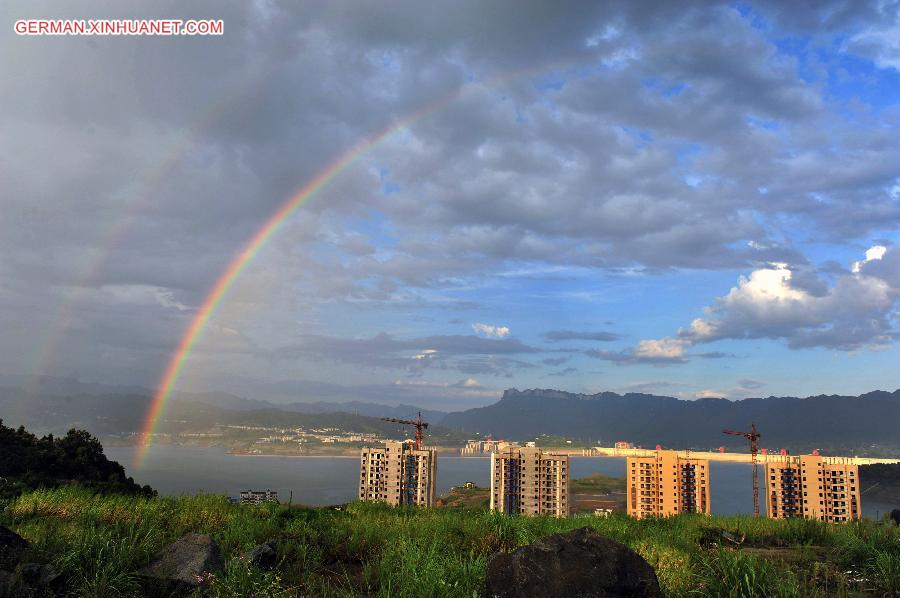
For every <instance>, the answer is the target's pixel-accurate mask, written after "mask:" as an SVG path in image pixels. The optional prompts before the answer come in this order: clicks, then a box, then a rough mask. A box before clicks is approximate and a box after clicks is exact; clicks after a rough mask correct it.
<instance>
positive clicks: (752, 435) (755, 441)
mask: <svg viewBox="0 0 900 598" xmlns="http://www.w3.org/2000/svg"><path fill="white" fill-rule="evenodd" d="M722 433H723V434H731V435H732V436H743V437H744V438H746V439H747V440H749V441H750V461H751V462H752V463H753V515H754V516H756V517H759V478H758V476H757V462H756V455H757V453H758V452H759V437H760V436H761V434H760V433H759V432H757V431H756V424H755V423H751V424H750V431H749V432H738V431H736V430H722Z"/></svg>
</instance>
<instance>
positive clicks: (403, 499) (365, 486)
mask: <svg viewBox="0 0 900 598" xmlns="http://www.w3.org/2000/svg"><path fill="white" fill-rule="evenodd" d="M359 461H360V464H359V500H363V501H382V502H386V503H388V504H389V505H417V506H423V507H430V506H431V505H432V504H434V486H435V480H436V477H437V455H436V453H435V451H434V449H424V448H423V449H421V450H416V449H415V446H414V445H412V444H411V443H409V442H385V443H384V446H383V447H365V448H363V449H362V451H361V453H360V459H359Z"/></svg>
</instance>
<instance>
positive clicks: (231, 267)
mask: <svg viewBox="0 0 900 598" xmlns="http://www.w3.org/2000/svg"><path fill="white" fill-rule="evenodd" d="M560 63H563V64H571V61H568V60H567V61H555V62H553V63H550V64H547V63H545V64H543V65H539V66H532V67H529V68H525V69H521V70H518V71H511V72H507V73H504V74H503V75H500V76H498V77H495V78H493V79H491V80H490V81H489V82H486V83H483V84H481V85H479V86H466V85H463V86H460V87H459V88H457V89H455V90H454V91H452V92H451V93H449V94H447V95H446V96H444V97H442V98H440V99H438V100H437V101H436V102H433V103H431V104H428V105H426V106H425V107H423V108H420V109H418V110H416V111H415V112H412V113H411V114H409V115H407V116H405V117H403V118H402V119H400V120H398V121H396V122H394V123H392V124H391V125H390V126H388V127H386V128H385V129H383V130H381V131H380V132H378V133H376V134H375V135H372V136H370V137H368V138H366V139H363V140H362V141H360V142H359V143H357V144H356V145H354V146H353V147H351V148H350V149H349V150H347V151H346V152H344V153H343V154H341V155H340V156H339V157H338V158H337V160H335V161H334V162H332V163H331V164H330V165H329V166H327V167H326V168H325V169H324V170H323V171H321V172H320V173H319V174H318V175H316V176H315V178H313V179H312V180H310V181H309V182H308V183H306V184H305V185H304V186H303V187H301V188H300V189H299V190H298V191H297V192H296V193H295V194H294V195H292V196H291V197H289V198H288V199H287V200H286V201H285V202H283V203H282V204H281V206H280V207H279V208H278V210H277V211H276V212H275V213H274V214H273V215H272V216H271V217H269V219H268V220H266V222H265V223H264V224H263V226H262V227H261V228H260V229H259V230H258V231H257V232H256V234H254V235H253V237H252V238H251V239H250V240H249V241H248V242H247V243H246V244H245V246H244V247H243V249H242V250H241V252H240V253H239V254H237V256H236V257H235V258H234V259H233V260H232V261H231V262H230V263H229V264H228V267H227V268H226V269H225V271H224V272H223V273H222V274H221V275H220V276H219V278H218V280H217V281H216V283H215V284H214V285H213V287H212V289H211V290H210V292H209V294H208V295H207V296H206V298H205V299H204V301H203V303H202V304H201V306H200V308H199V309H198V310H197V313H196V314H195V315H194V318H193V320H191V323H190V325H189V326H188V328H187V330H186V331H185V333H184V335H183V336H182V338H181V341H180V342H179V344H178V347H177V349H176V350H175V352H174V353H173V354H172V355H171V357H170V358H169V361H168V364H167V365H166V369H165V371H164V372H163V376H162V378H161V379H160V382H159V385H158V386H157V390H156V393H155V394H154V396H153V399H152V401H151V403H150V407H149V409H148V410H147V413H146V416H145V418H144V422H143V426H142V428H141V443H140V445H139V447H138V450H137V452H136V453H135V459H134V465H135V467H136V468H140V466H141V465H142V464H143V461H144V459H145V457H146V454H147V449H148V448H149V447H150V445H151V444H152V441H153V434H154V433H155V431H156V427H157V425H158V423H159V421H160V419H161V418H162V414H163V413H164V412H165V409H166V404H167V403H168V400H169V397H170V396H171V394H172V389H173V388H174V386H175V383H176V382H177V381H178V378H179V375H180V374H181V371H182V369H183V368H184V364H185V362H186V361H187V358H188V356H189V355H190V353H191V350H192V349H193V347H194V345H195V344H196V342H197V340H198V339H199V338H200V335H201V334H202V332H203V330H204V328H205V327H206V325H207V323H208V322H209V320H210V318H211V317H212V316H213V314H214V313H215V312H216V310H217V309H218V307H219V305H220V304H221V303H222V299H223V298H224V297H225V295H226V294H227V293H228V290H229V289H230V288H231V286H232V285H233V284H234V282H235V280H236V279H237V278H238V276H240V274H241V272H243V270H244V269H245V268H246V267H247V265H248V264H249V263H250V262H251V261H253V258H254V257H256V255H257V254H258V253H259V251H260V250H261V249H262V248H263V247H264V246H265V244H266V243H267V242H268V241H269V239H271V238H272V236H273V235H274V234H275V233H276V232H277V231H278V229H279V228H281V226H282V225H283V224H284V223H285V221H287V220H288V219H289V218H290V217H291V216H292V215H293V214H294V213H295V212H296V211H297V210H298V209H299V208H300V206H302V205H303V204H304V203H306V201H307V200H309V199H310V198H312V197H313V196H314V195H315V194H316V193H317V192H318V191H319V190H321V189H322V188H323V187H325V186H326V185H328V183H329V182H331V181H332V180H334V178H335V177H337V176H338V175H340V174H341V173H342V172H343V171H344V170H345V169H346V168H348V167H349V166H350V165H352V164H353V163H354V162H356V161H357V160H358V159H359V158H361V157H362V156H363V155H365V154H366V153H367V152H369V151H371V150H372V149H374V148H375V147H377V146H378V145H379V144H380V143H382V142H383V141H384V140H386V139H387V138H389V137H390V136H391V135H393V134H394V133H396V132H399V131H401V130H403V129H404V128H406V127H408V126H410V125H411V124H413V123H414V122H416V121H418V120H419V119H421V118H423V117H425V116H427V115H429V114H431V113H433V112H435V111H436V110H438V109H440V108H442V107H444V106H446V105H448V104H450V103H451V102H452V101H454V100H457V99H459V98H461V97H463V96H465V95H467V93H469V92H471V91H474V90H476V89H486V88H491V87H493V86H495V85H496V84H498V83H502V82H505V81H509V80H512V79H516V78H520V77H522V76H526V75H529V74H535V73H540V72H545V71H548V70H549V68H550V67H552V66H558V65H559V64H560Z"/></svg>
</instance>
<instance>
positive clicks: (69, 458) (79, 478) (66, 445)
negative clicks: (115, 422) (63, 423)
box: [0, 420, 155, 498]
mask: <svg viewBox="0 0 900 598" xmlns="http://www.w3.org/2000/svg"><path fill="white" fill-rule="evenodd" d="M72 483H78V484H80V485H82V486H86V487H89V488H91V489H93V490H94V491H96V492H101V493H110V492H114V493H118V494H141V495H144V496H153V495H154V494H155V492H154V491H153V489H152V488H150V487H149V486H140V485H138V484H136V483H135V482H134V480H133V479H131V478H129V477H127V476H126V475H125V470H124V469H123V468H122V466H121V465H119V464H118V463H116V462H115V461H110V460H109V459H107V458H106V455H104V454H103V447H102V446H101V445H100V442H99V441H98V440H97V439H96V438H94V437H93V436H91V435H90V434H88V433H87V432H85V431H83V430H69V433H68V434H66V435H65V436H63V437H62V438H55V437H54V436H53V435H52V434H49V435H47V436H44V437H43V438H38V437H37V436H35V435H34V434H31V433H30V432H28V431H26V430H25V428H22V427H20V428H18V429H13V428H9V427H6V426H4V425H3V420H0V497H7V498H8V497H12V496H15V495H17V494H19V493H20V492H23V491H25V490H31V489H36V488H53V487H56V486H62V485H66V484H72Z"/></svg>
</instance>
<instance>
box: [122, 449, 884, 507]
mask: <svg viewBox="0 0 900 598" xmlns="http://www.w3.org/2000/svg"><path fill="white" fill-rule="evenodd" d="M105 452H106V454H107V456H108V457H109V458H110V459H113V460H116V461H118V462H119V463H121V464H122V465H123V466H125V469H126V471H127V472H128V475H130V476H132V477H134V479H135V480H136V481H137V482H139V483H141V484H150V485H151V486H153V487H154V488H155V489H157V490H158V491H159V492H160V493H161V494H164V495H177V494H195V493H198V492H209V493H213V494H226V495H228V496H237V495H238V493H239V492H240V491H241V490H251V489H252V490H266V489H271V490H277V491H278V496H279V498H280V499H281V500H282V501H284V502H287V501H288V500H292V501H293V502H294V503H295V504H297V503H299V504H305V505H311V506H323V505H333V504H340V503H345V502H349V501H351V500H355V499H356V492H357V489H356V488H357V486H356V485H357V482H358V479H359V478H358V476H359V460H358V459H357V458H356V457H276V456H238V455H229V454H227V453H225V452H224V450H223V449H221V448H198V447H181V446H170V445H158V446H153V447H151V448H150V449H149V451H148V453H147V456H146V459H145V460H144V464H143V466H142V467H141V468H140V469H138V470H134V468H133V466H132V460H133V458H134V452H135V449H134V448H133V447H108V448H106V449H105ZM571 467H572V477H573V478H580V477H584V476H586V475H589V474H591V473H595V472H599V473H604V474H607V475H611V476H615V477H620V478H624V477H625V458H624V457H572V458H571ZM750 467H751V466H750V464H749V463H729V462H725V461H713V462H711V463H710V494H711V497H710V501H711V503H712V511H713V513H714V514H716V515H735V514H741V513H746V514H750V513H753V486H752V480H751V474H750V471H751V470H750ZM437 469H438V472H437V491H438V494H443V493H445V492H447V491H448V490H449V489H450V488H451V487H453V486H461V485H462V484H463V483H464V482H475V483H476V484H477V485H479V486H484V487H486V486H488V485H489V484H490V459H489V458H488V457H456V456H450V455H446V454H439V455H438V461H437ZM762 475H763V473H762V471H761V472H760V483H761V484H762V483H763V479H762ZM760 499H761V500H762V501H763V502H762V503H761V509H762V510H763V512H765V492H764V491H761V492H760ZM862 503H863V514H864V515H865V516H867V517H878V516H881V515H883V514H884V513H886V512H889V511H890V510H891V507H890V506H889V505H886V504H882V503H877V502H874V501H871V500H869V501H867V500H866V498H865V497H863V499H862Z"/></svg>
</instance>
